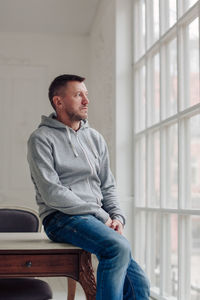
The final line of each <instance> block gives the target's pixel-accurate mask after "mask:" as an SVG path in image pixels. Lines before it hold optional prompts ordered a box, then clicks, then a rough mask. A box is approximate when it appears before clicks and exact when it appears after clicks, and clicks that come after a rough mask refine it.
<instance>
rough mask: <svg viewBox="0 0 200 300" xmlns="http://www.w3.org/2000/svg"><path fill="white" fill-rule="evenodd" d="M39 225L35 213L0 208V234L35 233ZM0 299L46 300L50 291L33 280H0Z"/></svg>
mask: <svg viewBox="0 0 200 300" xmlns="http://www.w3.org/2000/svg"><path fill="white" fill-rule="evenodd" d="M40 230H41V223H40V220H39V217H38V215H37V213H36V212H34V211H33V210H28V209H25V208H17V207H12V208H11V207H10V208H9V207H7V208H6V207H4V208H3V207H1V208H0V232H37V231H40ZM0 299H4V300H15V299H20V300H27V299H29V300H48V299H52V290H51V288H50V286H49V285H48V283H46V282H45V281H43V280H40V279H35V278H5V279H4V278H3V279H0Z"/></svg>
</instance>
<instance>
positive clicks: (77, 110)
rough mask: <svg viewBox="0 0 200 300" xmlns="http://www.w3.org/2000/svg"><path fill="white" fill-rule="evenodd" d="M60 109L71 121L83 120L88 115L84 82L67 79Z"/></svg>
mask: <svg viewBox="0 0 200 300" xmlns="http://www.w3.org/2000/svg"><path fill="white" fill-rule="evenodd" d="M61 99H62V104H63V106H62V107H63V109H62V111H63V112H64V113H65V114H66V115H67V116H68V118H69V119H70V120H71V121H80V120H85V119H87V117H88V103H89V100H88V91H87V88H86V86H85V84H84V82H79V81H69V82H68V83H67V87H66V89H65V93H64V95H63V96H62V97H61Z"/></svg>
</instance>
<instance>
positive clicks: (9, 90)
mask: <svg viewBox="0 0 200 300" xmlns="http://www.w3.org/2000/svg"><path fill="white" fill-rule="evenodd" d="M88 39H89V38H88V37H87V36H66V35H50V34H45V35H44V34H22V33H2V32H1V33H0V45H1V46H0V87H1V100H0V101H1V118H0V128H1V130H0V132H1V143H2V144H3V147H1V151H0V154H1V176H0V180H1V183H2V184H0V205H20V206H29V207H31V208H37V207H36V203H35V199H34V198H35V192H34V188H33V184H32V182H31V180H30V175H29V170H28V164H27V163H26V148H27V146H26V143H27V139H28V137H29V135H30V133H31V131H33V130H34V129H35V128H36V127H37V125H38V124H39V122H40V116H41V115H42V114H49V113H50V112H51V111H52V108H51V106H50V103H49V100H48V86H49V84H50V82H51V81H52V80H53V79H54V77H56V76H57V75H60V74H63V73H75V74H80V75H83V76H86V77H87V76H88V72H89V68H88V60H89V56H88ZM5 70H6V71H5ZM9 72H10V74H9ZM35 98H36V99H35ZM5 124H6V125H5ZM16 137H17V138H16ZM12 149H15V151H14V152H13V151H12ZM20 162H23V163H21V165H20ZM14 177H16V180H14V179H13V178H14ZM25 179H26V180H25Z"/></svg>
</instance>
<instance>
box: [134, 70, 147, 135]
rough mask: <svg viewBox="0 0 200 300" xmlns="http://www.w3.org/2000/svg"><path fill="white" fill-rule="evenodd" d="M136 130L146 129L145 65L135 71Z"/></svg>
mask: <svg viewBox="0 0 200 300" xmlns="http://www.w3.org/2000/svg"><path fill="white" fill-rule="evenodd" d="M134 94H135V131H136V132H138V131H140V130H143V129H145V116H146V114H145V102H146V100H145V98H146V94H145V66H142V67H141V68H139V69H138V70H137V71H136V73H135V92H134Z"/></svg>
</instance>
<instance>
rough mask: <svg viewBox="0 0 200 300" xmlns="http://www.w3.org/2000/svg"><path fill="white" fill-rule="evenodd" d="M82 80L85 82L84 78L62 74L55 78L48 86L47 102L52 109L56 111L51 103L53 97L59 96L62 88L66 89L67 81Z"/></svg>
mask: <svg viewBox="0 0 200 300" xmlns="http://www.w3.org/2000/svg"><path fill="white" fill-rule="evenodd" d="M84 80H85V78H84V77H81V76H78V75H71V74H63V75H60V76H57V77H56V78H55V79H54V80H53V81H52V83H51V84H50V86H49V93H48V96H49V100H50V103H51V105H52V107H53V108H54V109H55V110H56V108H55V105H54V103H53V97H54V96H59V95H60V94H61V90H63V88H66V86H67V82H68V81H79V82H82V81H84Z"/></svg>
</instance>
